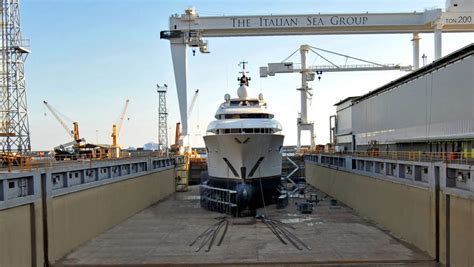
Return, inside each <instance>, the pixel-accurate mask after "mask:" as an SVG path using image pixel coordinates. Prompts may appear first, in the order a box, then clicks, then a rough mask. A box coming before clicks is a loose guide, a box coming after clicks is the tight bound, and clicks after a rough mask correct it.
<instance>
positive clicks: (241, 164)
mask: <svg viewBox="0 0 474 267" xmlns="http://www.w3.org/2000/svg"><path fill="white" fill-rule="evenodd" d="M283 138H284V136H283V135H278V134H225V135H208V136H205V137H204V142H205V144H206V149H207V166H208V177H206V178H205V179H204V181H203V184H204V185H206V186H210V187H213V188H221V189H225V190H232V191H235V192H236V193H235V199H234V201H232V202H234V203H235V204H236V205H237V210H236V213H237V214H238V216H240V214H241V211H242V210H246V209H247V210H250V211H255V210H256V209H257V208H259V207H262V206H263V205H269V204H272V203H274V202H275V200H276V198H277V197H278V195H279V192H278V191H277V187H278V185H279V184H280V183H281V165H282V156H281V152H280V151H281V148H282V146H283ZM229 199H230V197H229Z"/></svg>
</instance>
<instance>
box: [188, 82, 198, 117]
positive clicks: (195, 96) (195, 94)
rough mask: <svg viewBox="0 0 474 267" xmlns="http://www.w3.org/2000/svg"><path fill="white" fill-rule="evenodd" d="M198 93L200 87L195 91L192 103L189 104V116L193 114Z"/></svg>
mask: <svg viewBox="0 0 474 267" xmlns="http://www.w3.org/2000/svg"><path fill="white" fill-rule="evenodd" d="M198 94H199V89H197V90H196V91H195V92H194V96H193V99H192V100H191V104H189V108H188V118H189V117H190V116H191V113H192V112H193V108H194V104H196V99H197V96H198Z"/></svg>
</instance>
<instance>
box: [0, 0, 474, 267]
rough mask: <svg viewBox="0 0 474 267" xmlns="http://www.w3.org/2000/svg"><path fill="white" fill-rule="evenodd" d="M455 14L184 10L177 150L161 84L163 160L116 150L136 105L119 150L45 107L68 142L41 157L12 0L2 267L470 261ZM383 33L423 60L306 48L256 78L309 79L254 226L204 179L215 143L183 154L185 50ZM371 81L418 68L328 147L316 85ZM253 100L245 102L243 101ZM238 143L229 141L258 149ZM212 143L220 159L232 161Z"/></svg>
mask: <svg viewBox="0 0 474 267" xmlns="http://www.w3.org/2000/svg"><path fill="white" fill-rule="evenodd" d="M446 4H447V5H446V10H441V9H433V10H425V11H423V12H419V13H417V12H415V13H388V14H381V13H377V14H371V13H363V14H326V15H324V14H323V15H321V14H317V15H316V14H315V15H312V16H307V15H281V16H280V17H274V16H235V17H228V16H208V17H206V16H199V15H198V14H197V12H196V10H195V9H187V10H186V11H185V13H184V14H182V15H172V16H171V17H170V25H169V26H170V28H169V29H167V30H164V31H162V32H161V33H160V37H161V38H162V39H166V40H169V41H170V46H171V51H172V60H173V65H174V68H173V69H174V71H175V79H176V89H177V92H178V100H179V101H178V103H179V111H180V115H181V125H182V127H181V128H180V123H178V124H177V127H176V141H175V144H173V145H171V146H168V144H167V136H168V135H167V132H166V130H167V129H168V128H167V124H166V120H167V117H166V116H167V112H168V111H167V110H168V109H167V106H166V90H167V88H168V86H167V85H164V86H157V87H158V88H157V92H158V94H159V108H158V110H159V114H158V115H159V121H158V126H159V127H158V128H159V148H158V151H142V150H131V149H130V150H126V149H122V148H121V146H120V145H119V144H118V137H119V134H120V130H121V127H122V123H123V121H124V119H125V117H126V116H125V114H126V112H127V107H128V102H129V100H128V99H127V100H126V102H125V106H124V107H123V109H122V112H121V113H120V117H119V120H118V121H117V123H116V124H114V125H113V127H112V145H99V144H92V143H86V142H85V140H84V139H83V138H81V137H80V135H79V126H78V123H77V122H74V123H73V127H74V129H73V130H72V131H71V129H69V128H68V126H67V125H66V124H65V123H64V122H63V121H62V119H61V118H60V112H58V111H57V110H55V109H54V108H53V107H52V106H51V105H50V104H48V102H46V101H44V102H43V103H44V104H45V105H46V108H48V110H49V112H50V113H51V114H52V115H53V116H54V117H55V118H56V119H57V120H58V121H59V122H60V124H61V125H62V126H63V128H64V129H65V130H66V131H67V133H68V135H70V137H71V138H72V141H71V142H69V143H66V144H62V145H59V146H56V147H54V148H53V149H52V150H51V152H52V154H49V155H48V154H47V153H43V151H41V152H40V151H31V144H30V137H29V125H28V120H27V115H28V112H27V109H26V94H25V84H24V82H23V81H24V80H25V75H24V69H23V63H24V62H25V60H26V55H27V54H28V53H29V50H28V49H27V46H26V43H25V42H24V40H23V39H22V38H21V31H20V28H19V25H20V23H19V21H20V19H19V5H18V0H11V1H2V10H1V12H2V24H1V26H2V40H3V42H2V46H1V50H2V57H1V61H2V66H1V69H0V74H1V75H2V77H3V78H2V79H0V89H1V90H2V92H7V93H6V94H3V95H5V97H4V98H2V99H1V101H2V105H1V106H0V108H2V109H3V110H2V112H3V113H2V114H6V115H3V116H2V117H1V120H2V121H1V125H0V126H1V127H0V139H1V142H2V143H1V144H2V149H3V150H2V153H1V163H2V168H1V169H0V267H3V266H5V267H10V266H13V267H16V266H38V267H39V266H71V267H72V266H210V265H212V266H236V265H242V266H259V265H266V266H314V265H321V266H346V265H347V266H380V265H383V266H385V265H387V266H407V265H408V266H412V265H413V266H474V179H473V177H474V167H473V166H474V116H473V114H474V105H473V102H474V87H473V84H474V80H473V79H474V44H473V43H472V42H471V43H470V44H468V45H467V46H464V47H462V48H459V49H457V50H456V51H454V52H451V53H449V54H446V55H445V56H442V53H441V41H442V39H441V36H442V33H443V32H473V31H474V21H473V19H472V17H473V13H474V6H473V5H472V3H470V2H469V1H459V2H456V3H455V2H454V1H447V3H446ZM302 21H305V22H306V23H304V24H301V22H302ZM374 33H379V34H392V33H399V34H402V33H408V34H411V35H412V37H413V39H412V42H413V65H412V66H401V65H389V64H385V65H382V64H376V63H373V62H369V61H364V62H365V63H367V65H347V64H346V65H344V66H338V65H335V64H333V65H332V66H309V64H307V63H308V58H307V56H308V53H309V52H310V51H312V52H315V53H318V51H319V52H321V49H318V48H316V47H313V46H311V45H307V44H304V45H301V46H300V48H298V49H297V50H296V51H295V52H294V53H293V54H295V53H297V52H300V56H301V61H302V62H301V64H299V63H298V64H296V63H295V64H293V63H292V62H284V63H270V64H269V65H268V66H266V67H261V68H260V71H261V72H260V76H261V77H267V76H274V75H275V74H276V73H280V74H281V73H299V74H300V75H301V78H302V84H301V87H300V88H298V90H299V91H301V114H300V115H299V117H298V119H297V131H298V139H297V145H296V146H280V147H278V148H275V149H274V150H273V152H276V151H278V152H279V153H280V154H278V153H277V154H278V156H279V157H281V158H282V162H280V161H279V160H278V162H277V163H278V164H273V165H272V168H273V167H275V166H278V169H280V166H281V178H279V177H278V175H277V177H276V180H278V179H280V181H281V184H280V186H279V187H278V191H279V193H280V196H279V197H278V198H277V199H274V200H275V203H271V204H270V203H269V202H266V201H265V196H264V192H263V190H264V189H262V188H263V187H262V186H261V185H260V189H261V191H262V192H261V196H262V203H261V204H262V205H261V207H258V209H256V210H253V211H252V213H249V214H246V216H242V217H238V216H235V215H236V214H235V212H228V211H235V210H236V209H237V210H238V208H239V206H238V205H239V203H238V201H236V200H235V199H232V198H231V197H230V195H229V194H236V192H237V191H236V190H233V189H229V188H226V189H225V190H227V191H225V190H224V191H225V194H224V193H222V192H223V189H222V188H211V186H210V185H208V184H205V183H201V182H202V180H203V178H205V177H206V173H207V168H208V167H207V166H210V165H209V164H208V163H209V162H208V160H209V158H208V157H206V156H203V157H200V156H199V152H198V151H200V152H201V153H202V154H204V153H207V154H208V155H209V151H208V149H209V148H208V147H203V148H198V149H196V150H194V151H192V152H183V151H181V150H183V140H182V137H183V136H186V135H188V134H189V133H188V120H187V119H188V118H187V116H188V113H190V111H191V110H192V106H193V105H194V103H195V100H196V97H197V94H198V92H199V90H196V92H195V95H194V97H193V100H192V102H191V107H190V108H189V109H188V108H187V105H186V104H187V101H186V100H187V98H186V92H187V83H186V71H187V69H186V68H187V67H186V47H187V46H190V47H192V48H193V49H195V48H199V51H200V52H202V53H204V54H207V53H208V52H209V50H208V43H207V40H206V39H204V38H207V37H236V36H249V37H252V36H262V35H265V36H267V35H317V34H374ZM419 33H434V37H435V42H434V44H435V47H434V52H435V60H434V61H433V62H432V63H428V64H425V65H424V66H420V64H419V59H420V55H419V36H418V34H419ZM326 52H327V51H326ZM334 54H338V53H334ZM339 55H340V54H339ZM343 56H344V55H343ZM243 63H244V64H245V63H246V62H243ZM170 68H171V66H170ZM366 70H372V71H375V70H406V71H409V72H408V73H407V74H405V75H402V76H401V77H400V78H397V79H395V80H393V81H391V82H388V83H386V84H384V85H382V86H380V87H379V88H375V90H374V88H367V90H366V91H367V92H368V93H366V94H363V95H359V96H349V97H348V98H346V99H343V100H341V101H339V102H338V103H336V104H335V115H333V116H331V117H330V118H329V121H330V127H329V128H330V129H328V130H329V131H330V133H331V138H330V143H328V144H326V145H316V144H315V138H314V125H313V122H311V121H310V120H309V119H308V115H309V114H308V113H309V110H308V101H309V99H308V95H311V94H312V91H311V88H310V87H309V82H310V81H313V80H314V79H315V77H316V76H320V75H321V74H322V72H323V71H324V72H332V71H334V72H336V71H366ZM244 76H245V74H244ZM12 95H14V96H16V97H12ZM225 98H226V101H231V99H230V98H228V97H227V96H226V97H225ZM258 99H259V100H262V101H263V96H262V97H260V96H259V97H258ZM249 101H250V100H249V99H246V98H245V97H242V99H239V101H237V102H238V104H237V105H242V103H245V104H246V105H247V104H248V103H247V102H249ZM255 101H257V100H255ZM331 104H332V103H331ZM265 105H266V104H265ZM5 109H7V110H5ZM11 114H16V115H15V116H11ZM220 115H222V114H220ZM225 115H229V114H224V115H223V117H224V118H225ZM251 115H252V116H253V115H255V114H251ZM265 115H267V116H268V114H265ZM250 117H251V116H247V118H249V119H250ZM220 118H222V117H220ZM262 118H263V117H262ZM223 125H224V126H222V127H221V128H216V132H217V133H222V134H223V137H226V136H225V135H226V134H229V135H228V136H231V135H230V134H234V135H235V134H245V135H246V136H248V137H249V138H253V137H255V134H261V133H267V134H268V133H269V130H268V129H267V128H265V127H264V126H261V125H259V124H253V125H257V126H252V128H245V127H243V126H240V127H237V126H236V127H234V128H226V127H227V126H226V123H225V122H224V123H223ZM277 128H278V130H280V128H279V127H277ZM277 128H275V129H277ZM181 129H182V132H180V131H181ZM249 129H251V131H250V132H249ZM135 130H138V129H135ZM226 130H228V132H226ZM221 131H222V132H221ZM302 131H309V132H310V140H309V143H310V144H311V145H310V146H309V147H302V146H301V140H300V136H301V132H302ZM234 135H232V138H230V139H229V140H230V141H229V142H234V141H235V143H232V144H233V145H235V146H240V145H241V144H243V143H246V142H247V141H242V140H240V139H238V138H237V137H239V136H238V135H236V136H234ZM221 137H222V136H221ZM234 137H235V138H234ZM180 138H181V139H180ZM165 139H166V140H165ZM237 143H238V144H237ZM279 144H280V143H279ZM214 145H215V148H214V150H213V151H212V152H211V153H214V154H216V155H219V156H220V154H219V153H221V151H220V150H219V149H221V148H219V145H216V144H214ZM257 145H258V144H257ZM257 145H254V146H255V147H254V148H258V146H257ZM228 147H230V146H228ZM228 147H226V148H228ZM271 149H273V148H268V149H267V148H266V149H265V150H266V151H264V152H265V153H267V154H268V153H269V152H270V151H271ZM229 150H230V149H229ZM257 150H258V149H256V150H255V151H257ZM226 152H228V151H226ZM258 152H261V151H258ZM251 154H256V153H251ZM258 157H260V158H261V159H260V161H263V160H265V159H264V157H261V156H260V155H259V156H258ZM258 157H257V158H258ZM279 157H278V159H280V158H279ZM216 158H217V159H219V157H217V156H216ZM229 158H230V157H229ZM238 160H240V162H239V164H241V163H242V162H244V160H242V158H238ZM233 162H236V161H233ZM226 163H227V162H226ZM280 163H281V165H280ZM242 164H243V163H242ZM253 166H255V167H254V168H253V169H255V170H254V171H252V170H251V169H252V168H251V167H248V168H247V167H246V166H242V167H240V166H238V168H239V169H238V170H239V171H240V173H239V172H236V170H232V168H233V167H232V168H231V164H227V165H224V164H223V165H219V166H218V167H219V168H222V169H220V171H222V173H226V175H227V176H226V175H222V177H221V176H219V178H228V177H231V176H230V174H232V173H234V174H233V177H232V178H234V179H235V180H238V179H236V178H242V180H243V181H241V182H240V181H239V182H236V184H239V183H240V184H246V181H245V178H248V175H247V171H250V172H255V171H257V170H258V166H259V163H258V164H254V165H253ZM262 166H264V164H263V165H262ZM268 168H270V167H268ZM277 171H279V170H277ZM239 175H240V176H239ZM263 176H264V175H262V177H263ZM272 178H275V177H272ZM210 189H212V190H210ZM206 190H207V191H206ZM203 191H206V192H211V193H209V194H205V195H204V194H203ZM257 195H258V194H257ZM239 215H240V214H239Z"/></svg>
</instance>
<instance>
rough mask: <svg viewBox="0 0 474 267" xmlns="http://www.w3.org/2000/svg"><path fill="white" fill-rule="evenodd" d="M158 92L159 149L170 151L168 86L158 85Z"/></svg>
mask: <svg viewBox="0 0 474 267" xmlns="http://www.w3.org/2000/svg"><path fill="white" fill-rule="evenodd" d="M156 87H157V90H156V91H157V92H158V149H159V150H160V151H162V152H165V153H167V151H168V112H167V111H166V90H167V89H168V86H167V85H166V84H165V85H164V86H159V85H156Z"/></svg>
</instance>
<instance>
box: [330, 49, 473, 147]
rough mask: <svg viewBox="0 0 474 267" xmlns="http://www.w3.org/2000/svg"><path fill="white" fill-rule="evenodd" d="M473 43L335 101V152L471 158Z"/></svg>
mask: <svg viewBox="0 0 474 267" xmlns="http://www.w3.org/2000/svg"><path fill="white" fill-rule="evenodd" d="M473 52H474V44H470V45H468V46H466V47H464V48H462V49H460V50H457V51H455V52H453V53H451V54H449V55H447V56H445V57H443V58H440V59H439V60H436V61H434V62H433V63H431V64H429V65H426V66H424V67H423V68H420V69H418V70H416V71H414V72H411V73H410V74H408V75H405V76H403V77H401V78H399V79H397V80H394V81H392V82H390V83H388V84H386V85H384V86H382V87H380V88H378V89H376V90H373V91H371V92H369V93H367V94H365V95H362V96H358V97H349V98H346V99H344V100H342V101H340V102H339V103H336V104H335V106H336V116H335V118H336V119H335V123H334V125H335V127H332V128H331V133H332V137H333V140H334V141H335V143H336V146H335V148H336V151H367V150H370V149H373V150H377V151H422V152H447V153H453V152H454V153H460V154H461V155H469V154H471V155H474V153H473V152H474V151H473V150H474V78H473V77H474V63H473V61H474V56H473Z"/></svg>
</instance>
